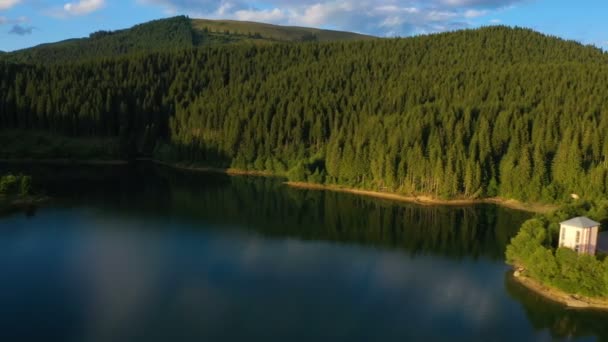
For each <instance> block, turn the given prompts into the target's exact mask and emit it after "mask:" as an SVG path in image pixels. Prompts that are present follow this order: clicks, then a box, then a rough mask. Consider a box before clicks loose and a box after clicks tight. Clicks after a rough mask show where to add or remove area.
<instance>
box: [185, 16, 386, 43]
mask: <svg viewBox="0 0 608 342" xmlns="http://www.w3.org/2000/svg"><path fill="white" fill-rule="evenodd" d="M192 26H193V28H194V29H195V32H197V33H199V34H219V35H223V36H229V35H235V36H241V37H244V39H246V40H252V41H255V40H270V41H291V42H294V41H295V42H301V41H319V42H327V41H345V40H365V39H373V38H375V37H372V36H367V35H362V34H357V33H351V32H342V31H332V30H321V29H315V28H306V27H297V26H278V25H271V24H263V23H256V22H249V21H234V20H205V19H193V20H192Z"/></svg>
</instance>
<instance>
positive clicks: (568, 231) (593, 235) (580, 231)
mask: <svg viewBox="0 0 608 342" xmlns="http://www.w3.org/2000/svg"><path fill="white" fill-rule="evenodd" d="M599 229H600V223H599V222H595V221H593V220H591V219H590V218H587V217H584V216H582V217H575V218H573V219H570V220H568V221H564V222H562V223H560V232H559V246H560V247H566V248H570V249H573V250H574V251H576V252H577V253H578V254H590V255H595V252H596V250H597V248H598V233H599Z"/></svg>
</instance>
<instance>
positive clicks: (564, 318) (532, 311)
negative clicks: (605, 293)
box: [505, 272, 608, 341]
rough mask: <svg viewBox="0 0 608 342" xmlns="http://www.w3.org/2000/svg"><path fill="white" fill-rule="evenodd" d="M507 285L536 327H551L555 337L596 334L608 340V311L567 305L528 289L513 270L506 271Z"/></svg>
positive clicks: (603, 339) (587, 336)
mask: <svg viewBox="0 0 608 342" xmlns="http://www.w3.org/2000/svg"><path fill="white" fill-rule="evenodd" d="M505 288H506V290H507V292H508V294H509V295H510V296H511V297H512V298H514V299H515V300H517V301H518V302H520V303H521V305H522V307H523V308H524V310H525V312H526V315H527V317H528V319H529V321H530V323H531V324H532V326H533V327H534V329H536V330H538V331H545V330H549V331H550V332H551V336H552V338H553V339H569V340H570V339H575V338H585V337H586V338H593V337H595V338H599V340H600V341H608V313H605V312H601V311H593V310H591V311H589V310H575V309H567V308H565V307H564V306H563V305H561V304H559V303H555V302H552V301H550V300H547V299H545V298H544V297H542V296H540V295H538V294H536V293H534V292H532V291H530V290H528V289H527V288H526V287H525V286H523V285H521V284H520V283H518V282H517V281H516V280H515V279H514V278H513V276H512V274H511V273H510V272H509V273H507V274H505Z"/></svg>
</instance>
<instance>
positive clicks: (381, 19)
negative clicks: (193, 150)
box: [137, 0, 530, 36]
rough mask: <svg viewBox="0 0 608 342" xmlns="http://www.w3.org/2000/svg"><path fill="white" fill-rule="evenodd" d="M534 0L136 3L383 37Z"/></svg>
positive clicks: (464, 23)
mask: <svg viewBox="0 0 608 342" xmlns="http://www.w3.org/2000/svg"><path fill="white" fill-rule="evenodd" d="M522 1H530V0H264V1H263V4H264V8H256V7H255V6H252V5H251V2H249V1H245V0H137V2H139V3H140V4H145V5H156V6H161V7H163V8H164V10H165V11H166V12H170V13H183V14H187V15H189V16H191V17H200V18H210V19H236V20H248V21H261V22H268V23H273V24H283V25H297V26H314V27H324V28H332V29H339V30H347V31H356V32H363V33H369V34H375V35H380V36H386V35H401V36H403V35H411V34H420V33H433V32H441V31H449V30H454V29H459V28H465V27H469V26H471V25H473V24H472V23H471V20H473V19H477V18H483V17H486V16H489V15H494V14H495V13H497V12H498V11H503V10H507V9H508V8H511V6H512V5H513V4H516V3H518V2H522Z"/></svg>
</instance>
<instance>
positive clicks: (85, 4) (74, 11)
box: [63, 0, 105, 15]
mask: <svg viewBox="0 0 608 342" xmlns="http://www.w3.org/2000/svg"><path fill="white" fill-rule="evenodd" d="M104 5H105V0H80V1H78V2H68V3H66V4H65V5H63V10H64V11H65V12H66V13H67V14H69V15H85V14H89V13H91V12H95V11H97V10H98V9H100V8H102V7H103V6H104Z"/></svg>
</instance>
